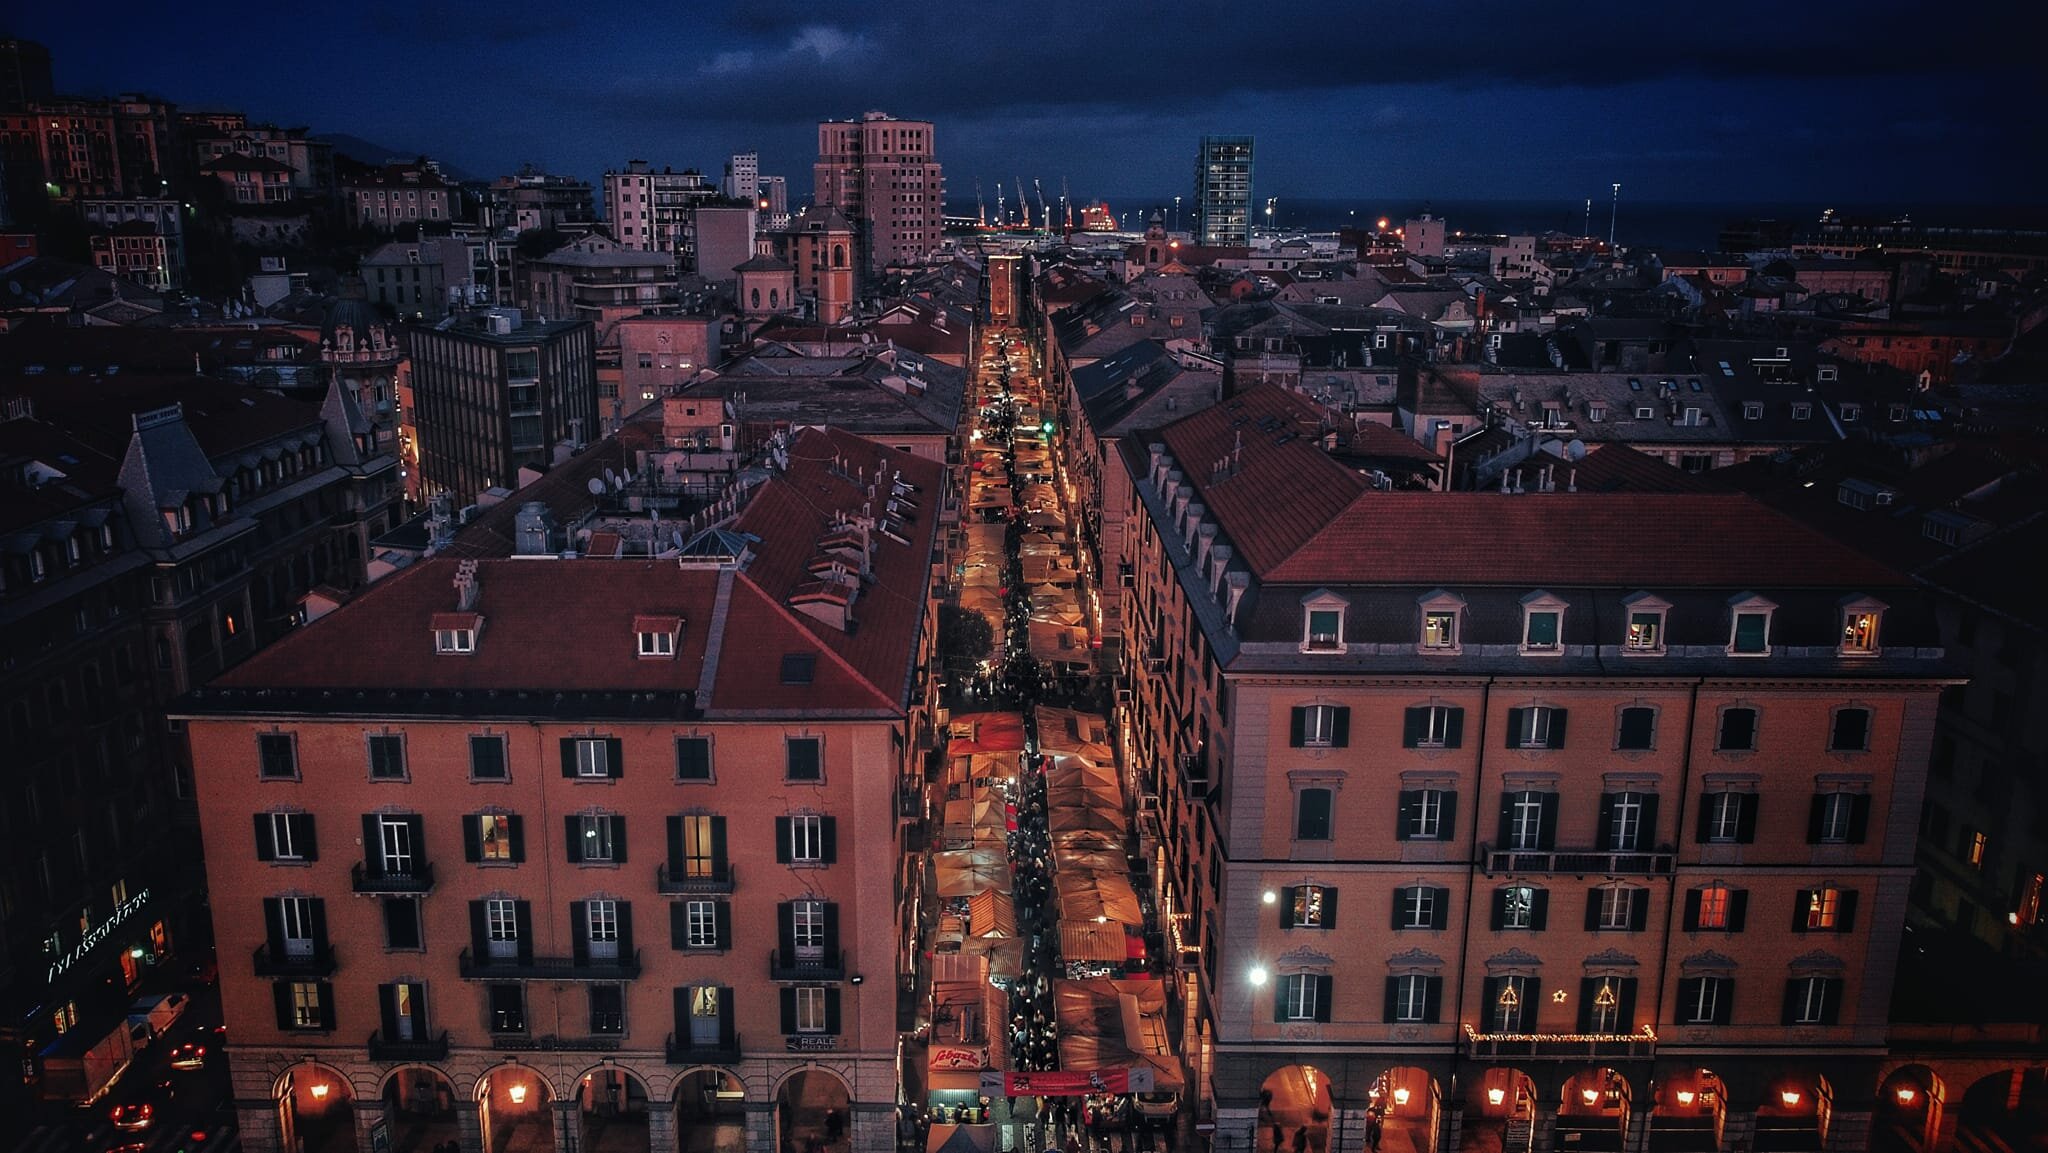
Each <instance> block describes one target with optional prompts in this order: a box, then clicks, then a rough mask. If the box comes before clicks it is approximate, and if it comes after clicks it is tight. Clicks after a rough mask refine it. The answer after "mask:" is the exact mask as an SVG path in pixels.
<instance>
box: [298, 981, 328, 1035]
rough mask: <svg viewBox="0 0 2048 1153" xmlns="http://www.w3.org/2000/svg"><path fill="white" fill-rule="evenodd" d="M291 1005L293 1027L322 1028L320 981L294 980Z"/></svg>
mask: <svg viewBox="0 0 2048 1153" xmlns="http://www.w3.org/2000/svg"><path fill="white" fill-rule="evenodd" d="M291 1007H292V1012H291V1025H292V1028H294V1029H318V1028H320V1026H321V1023H322V1015H321V1012H320V983H319V982H318V981H293V982H292V983H291Z"/></svg>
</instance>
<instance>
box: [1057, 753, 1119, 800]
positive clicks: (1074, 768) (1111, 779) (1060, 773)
mask: <svg viewBox="0 0 2048 1153" xmlns="http://www.w3.org/2000/svg"><path fill="white" fill-rule="evenodd" d="M1045 785H1046V787H1047V788H1049V789H1066V788H1084V789H1092V790H1094V791H1096V792H1100V793H1104V794H1106V795H1108V796H1111V797H1116V798H1121V797H1122V796H1123V790H1122V788H1121V787H1120V786H1119V785H1118V784H1117V779H1116V770H1115V769H1113V768H1111V767H1110V766H1109V765H1106V764H1101V763H1098V762H1096V761H1091V760H1089V759H1088V758H1086V757H1081V756H1076V755H1074V754H1073V753H1054V754H1052V755H1051V756H1049V757H1047V758H1046V759H1045ZM1119 803H1121V801H1119Z"/></svg>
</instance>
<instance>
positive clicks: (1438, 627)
mask: <svg viewBox="0 0 2048 1153" xmlns="http://www.w3.org/2000/svg"><path fill="white" fill-rule="evenodd" d="M1420 603H1421V607H1422V644H1421V648H1422V651H1424V652H1429V653H1455V652H1457V651H1458V648H1459V638H1460V636H1461V635H1462V634H1463V631H1464V630H1463V627H1462V626H1463V623H1464V621H1463V619H1462V618H1463V617H1464V615H1465V598H1463V597H1461V596H1458V595H1457V594H1455V593H1450V592H1445V591H1443V590H1441V589H1439V590H1438V591H1436V592H1433V593H1430V594H1429V595H1427V596H1425V597H1423V598H1422V600H1421V602H1420Z"/></svg>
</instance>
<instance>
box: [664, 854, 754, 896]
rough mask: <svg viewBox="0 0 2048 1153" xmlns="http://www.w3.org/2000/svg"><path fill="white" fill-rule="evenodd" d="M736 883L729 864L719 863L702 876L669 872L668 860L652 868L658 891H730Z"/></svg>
mask: <svg viewBox="0 0 2048 1153" xmlns="http://www.w3.org/2000/svg"><path fill="white" fill-rule="evenodd" d="M736 883H737V882H736V879H735V877H734V875H733V867H732V866H731V865H721V866H720V867H718V868H716V869H714V870H712V871H711V874H710V875H709V876H702V877H697V876H691V875H689V874H688V873H684V874H680V875H678V874H676V873H674V872H671V871H670V870H669V867H668V862H666V861H663V862H662V863H661V865H660V866H659V867H657V868H656V869H655V870H654V887H655V889H656V890H658V891H660V892H663V893H668V894H671V895H673V894H686V893H730V892H732V890H733V885H734V884H736Z"/></svg>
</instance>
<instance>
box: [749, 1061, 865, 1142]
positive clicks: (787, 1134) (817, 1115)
mask: <svg viewBox="0 0 2048 1153" xmlns="http://www.w3.org/2000/svg"><path fill="white" fill-rule="evenodd" d="M769 1100H770V1101H771V1103H772V1105H773V1108H774V1110H775V1140H776V1142H777V1146H778V1147H779V1148H784V1149H787V1148H791V1147H795V1148H799V1149H800V1148H803V1147H804V1142H805V1140H806V1139H808V1138H810V1137H816V1138H818V1139H820V1140H821V1141H823V1142H824V1143H825V1149H826V1153H846V1148H845V1141H846V1139H847V1137H848V1136H849V1135H850V1134H851V1133H852V1132H853V1082H852V1081H850V1080H849V1079H848V1078H847V1076H846V1074H845V1073H843V1072H841V1071H840V1070H838V1069H834V1068H831V1067H829V1066H826V1065H818V1064H810V1065H799V1066H796V1067H795V1068H792V1069H788V1070H786V1071H784V1073H783V1074H782V1076H781V1077H779V1078H777V1079H776V1082H775V1088H774V1090H773V1091H772V1092H771V1094H770V1096H769ZM834 1113H836V1114H837V1118H838V1119H837V1129H838V1132H837V1133H836V1134H835V1133H834V1132H833V1128H834V1123H833V1114H834Z"/></svg>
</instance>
